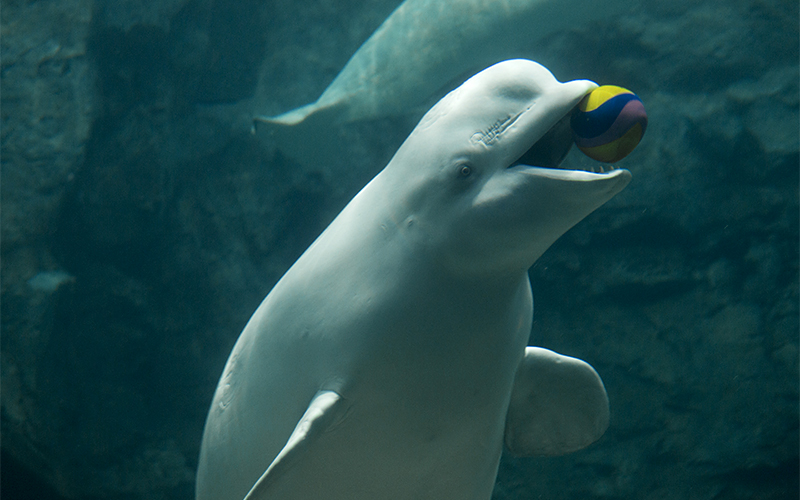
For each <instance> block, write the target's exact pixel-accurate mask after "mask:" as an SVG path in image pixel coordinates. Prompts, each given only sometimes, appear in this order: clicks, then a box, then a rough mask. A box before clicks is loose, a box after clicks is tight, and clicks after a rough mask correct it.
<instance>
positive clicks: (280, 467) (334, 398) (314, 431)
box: [244, 391, 349, 500]
mask: <svg viewBox="0 0 800 500" xmlns="http://www.w3.org/2000/svg"><path fill="white" fill-rule="evenodd" d="M348 406H349V405H348V403H347V401H346V400H345V399H343V398H342V397H341V396H340V395H339V394H337V393H336V392H334V391H319V392H318V393H317V394H316V395H315V396H314V399H312V400H311V404H309V405H308V409H307V410H306V412H305V413H304V414H303V417H302V418H301V419H300V421H299V422H297V426H296V427H295V428H294V431H293V432H292V435H291V436H289V440H288V441H287V442H286V445H285V446H284V447H283V449H282V450H281V452H280V453H278V456H277V457H275V460H273V461H272V463H271V464H270V466H269V467H268V468H267V470H266V471H264V473H263V474H262V475H261V477H260V478H259V479H258V481H256V483H255V485H253V487H252V488H251V489H250V492H249V493H248V494H247V496H245V498H244V500H267V499H274V498H276V496H275V490H276V489H278V488H279V487H280V485H281V481H284V480H285V478H286V475H287V474H289V473H290V471H291V470H292V468H293V467H294V466H295V465H297V464H298V463H299V462H300V461H301V460H303V459H304V458H305V456H307V454H308V453H309V451H310V450H311V448H312V447H313V446H314V444H316V443H317V442H318V441H319V438H320V437H321V436H322V435H323V434H324V433H325V432H327V431H329V430H330V429H331V428H332V427H334V426H336V424H337V423H339V422H341V421H342V419H344V417H345V414H346V413H347V408H348Z"/></svg>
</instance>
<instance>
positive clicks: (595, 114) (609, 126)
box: [570, 85, 647, 163]
mask: <svg viewBox="0 0 800 500" xmlns="http://www.w3.org/2000/svg"><path fill="white" fill-rule="evenodd" d="M570 125H571V126H572V131H573V137H574V138H575V144H576V145H577V146H578V148H579V149H580V150H581V151H583V153H584V154H585V155H586V156H588V157H589V158H592V159H593V160H597V161H602V162H604V163H614V162H617V161H620V160H621V159H623V158H625V157H626V156H628V154H630V152H631V151H633V150H634V148H635V147H636V145H637V144H639V141H641V140H642V136H644V131H645V129H647V113H645V111H644V104H642V101H641V99H639V97H638V96H637V95H636V94H634V93H633V92H631V91H630V90H628V89H624V88H622V87H617V86H615V85H603V86H600V87H597V88H596V89H594V90H593V91H591V92H589V93H588V94H587V95H586V97H584V98H583V100H582V101H581V102H580V104H578V109H577V110H575V113H574V114H573V115H572V118H571V119H570Z"/></svg>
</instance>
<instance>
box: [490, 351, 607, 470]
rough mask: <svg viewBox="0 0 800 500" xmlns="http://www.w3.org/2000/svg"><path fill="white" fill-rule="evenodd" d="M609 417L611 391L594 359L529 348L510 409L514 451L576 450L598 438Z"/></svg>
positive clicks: (507, 437)
mask: <svg viewBox="0 0 800 500" xmlns="http://www.w3.org/2000/svg"><path fill="white" fill-rule="evenodd" d="M608 421H609V409H608V395H607V394H606V390H605V387H604V386H603V381H602V380H600V376H599V375H598V374H597V372H596V371H595V370H594V368H592V367H591V365H589V364H588V363H586V362H585V361H581V360H580V359H576V358H571V357H569V356H562V355H560V354H557V353H555V352H553V351H549V350H547V349H542V348H539V347H527V348H526V349H525V357H524V358H523V360H522V362H521V363H520V366H519V368H518V369H517V375H516V378H515V380H514V389H513V392H512V393H511V403H510V405H509V408H508V414H507V415H506V429H505V444H506V447H507V448H508V449H509V451H510V452H511V453H513V454H514V455H517V456H533V455H551V456H552V455H563V454H566V453H571V452H573V451H577V450H580V449H581V448H584V447H586V446H588V445H590V444H592V443H593V442H595V441H597V440H598V439H599V438H600V436H602V435H603V433H604V432H605V431H606V429H607V428H608Z"/></svg>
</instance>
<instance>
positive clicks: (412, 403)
mask: <svg viewBox="0 0 800 500" xmlns="http://www.w3.org/2000/svg"><path fill="white" fill-rule="evenodd" d="M596 86H597V85H596V84H595V83H593V82H591V81H587V80H576V81H569V82H566V83H560V82H558V81H557V80H556V79H555V77H554V76H553V75H552V74H551V73H550V71H548V70H547V69H546V68H545V67H543V66H541V65H540V64H538V63H535V62H533V61H529V60H521V59H517V60H508V61H504V62H501V63H498V64H496V65H493V66H491V67H489V68H487V69H485V70H484V71H482V72H480V73H478V74H477V75H475V76H473V77H472V78H470V79H469V80H467V81H466V82H465V83H463V84H462V85H461V86H460V87H458V88H457V89H455V90H453V91H452V92H450V93H449V94H447V95H446V96H445V97H444V98H442V99H441V100H440V101H439V102H438V103H437V104H436V105H435V106H433V107H432V108H431V109H430V110H429V111H428V112H427V113H426V114H425V115H424V116H423V117H422V119H421V121H420V122H419V124H418V125H417V126H416V128H414V130H413V131H412V132H411V134H410V135H409V136H408V138H407V139H406V140H405V142H404V143H403V144H402V145H401V146H400V148H399V149H398V150H397V152H396V154H395V155H394V157H393V158H392V159H391V160H390V162H389V163H388V164H387V165H386V167H385V168H384V169H383V170H382V171H381V172H380V173H378V174H377V175H376V176H375V177H374V178H373V179H372V180H371V181H370V182H369V183H368V184H367V185H366V186H365V187H364V188H363V189H362V190H361V191H360V192H359V193H358V194H357V195H356V196H355V197H354V198H353V199H352V200H351V201H350V203H349V204H348V205H347V206H346V207H345V208H344V209H343V210H342V212H341V213H340V214H339V215H338V216H337V217H336V218H335V219H334V221H333V222H332V223H331V224H330V225H329V226H328V227H327V228H326V229H325V231H324V232H323V233H322V234H321V235H320V236H319V237H318V238H317V240H316V241H314V243H312V244H311V246H310V247H309V248H308V249H307V250H306V252H305V253H303V255H302V256H301V257H300V258H299V259H298V260H297V262H296V263H295V264H294V265H292V267H291V268H290V269H289V270H288V271H287V272H286V274H285V275H284V276H283V277H282V278H281V279H280V280H279V281H278V283H277V284H276V285H275V286H274V288H273V289H272V291H270V292H269V294H268V295H267V296H266V298H265V299H264V300H263V302H262V303H261V305H260V306H259V307H258V309H257V310H256V312H255V313H254V314H253V316H252V318H251V319H250V321H249V322H248V323H247V325H246V326H245V328H244V330H243V332H242V333H241V335H240V337H239V339H238V340H237V342H236V344H235V346H234V348H233V351H232V352H231V354H230V357H229V358H228V361H227V363H226V365H225V368H224V371H223V373H222V376H221V378H220V380H219V384H218V386H217V389H216V392H215V393H214V396H213V400H212V403H211V408H210V410H209V413H208V418H207V421H206V425H205V430H204V434H203V441H202V445H201V451H200V458H199V463H198V471H197V482H196V498H197V500H307V499H327V500H376V499H377V500H381V499H387V500H389V499H391V500H398V499H400V500H402V499H429V500H448V499H451V500H489V499H490V498H491V495H492V489H493V487H494V483H495V480H496V476H497V471H498V466H499V462H500V457H501V454H502V452H503V449H504V447H505V448H506V449H507V450H508V451H510V452H511V453H514V454H516V455H520V456H529V455H537V454H538V455H558V454H562V453H568V452H572V451H575V450H578V449H581V448H583V447H585V446H588V445H589V444H591V443H592V442H594V441H596V440H597V439H598V438H599V437H600V436H601V435H602V434H603V433H604V432H605V429H606V428H607V426H608V422H609V408H608V398H607V396H606V392H605V388H604V386H603V383H602V381H601V380H600V377H599V376H598V374H597V373H596V372H595V370H594V369H593V368H592V367H591V366H590V365H589V364H587V363H585V362H583V361H581V360H578V359H575V358H571V357H568V356H563V355H560V354H557V353H555V352H552V351H550V350H547V349H544V348H542V347H530V346H528V339H529V336H530V333H531V327H532V320H533V298H532V293H531V285H530V282H529V278H528V272H527V271H528V268H530V267H531V266H532V265H533V263H534V262H535V261H536V260H537V259H538V258H539V257H540V256H541V255H542V254H543V253H544V252H545V250H547V248H548V247H549V246H550V245H551V244H552V243H553V242H554V241H555V240H556V239H557V238H559V237H560V236H561V235H562V234H563V233H564V232H566V231H567V230H568V229H569V228H570V227H572V226H573V225H575V224H576V223H578V222H579V221H580V220H581V219H583V218H584V217H586V216H587V215H588V214H589V213H591V212H592V211H594V210H595V209H597V208H598V207H600V206H601V205H603V204H604V203H605V202H606V201H608V200H609V199H611V198H612V197H613V196H614V195H616V194H617V193H619V192H620V191H621V190H622V189H623V188H624V187H625V186H626V185H627V184H628V182H629V181H630V179H631V174H630V172H628V171H627V170H624V169H616V170H610V171H606V172H600V173H595V172H589V171H582V170H566V169H561V168H556V166H555V165H550V166H546V167H543V166H541V165H537V164H536V161H537V160H536V158H537V157H539V156H542V155H540V154H538V153H531V152H532V151H536V150H537V149H542V148H541V145H540V144H539V143H540V141H542V140H545V138H547V137H549V136H551V135H552V133H551V131H553V130H556V129H558V128H559V127H558V125H559V124H560V123H563V122H564V119H565V118H566V117H568V116H569V114H570V112H571V111H572V110H573V108H575V106H576V105H577V104H578V102H579V101H580V100H581V99H582V98H583V97H584V95H586V94H587V93H588V92H589V91H591V90H592V89H594V88H595V87H596ZM547 141H548V144H553V145H556V146H557V145H558V144H561V141H560V140H558V139H557V138H556V139H553V138H552V137H550V138H549V139H548V140H547ZM556 146H553V147H556ZM545 149H547V148H545ZM561 156H563V155H562V154H547V155H543V157H549V158H558V157H561Z"/></svg>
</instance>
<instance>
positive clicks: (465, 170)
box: [458, 165, 472, 177]
mask: <svg viewBox="0 0 800 500" xmlns="http://www.w3.org/2000/svg"><path fill="white" fill-rule="evenodd" d="M458 173H459V174H461V177H469V175H470V174H471V173H472V168H470V166H469V165H461V168H460V169H459V170H458Z"/></svg>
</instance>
